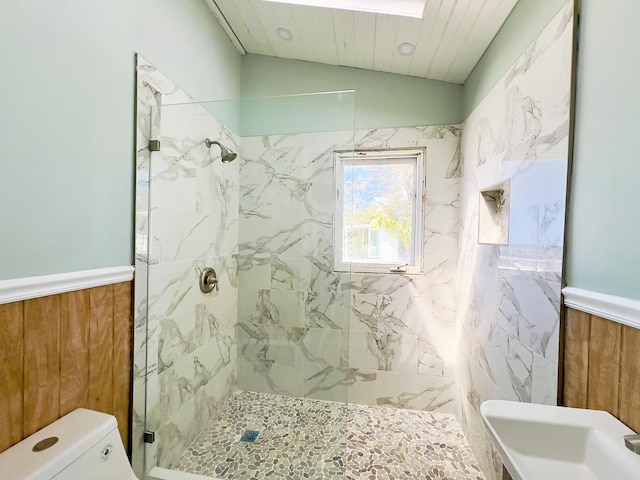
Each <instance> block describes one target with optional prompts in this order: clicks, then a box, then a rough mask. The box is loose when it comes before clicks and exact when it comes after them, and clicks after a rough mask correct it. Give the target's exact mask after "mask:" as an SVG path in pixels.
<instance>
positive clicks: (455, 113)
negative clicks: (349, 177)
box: [242, 55, 462, 135]
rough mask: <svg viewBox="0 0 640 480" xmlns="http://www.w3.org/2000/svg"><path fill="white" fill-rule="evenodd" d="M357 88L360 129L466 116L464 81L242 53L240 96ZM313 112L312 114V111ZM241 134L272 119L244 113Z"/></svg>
mask: <svg viewBox="0 0 640 480" xmlns="http://www.w3.org/2000/svg"><path fill="white" fill-rule="evenodd" d="M337 90H356V98H355V109H356V112H355V126H356V128H357V129H366V128H380V127H407V126H415V125H442V124H452V123H460V122H461V121H462V87H461V86H460V85H454V84H452V83H445V82H437V81H434V80H426V79H423V78H417V77H408V76H405V75H394V74H391V73H382V72H372V71H369V70H362V69H358V68H349V67H338V66H332V65H323V64H320V63H312V62H303V61H300V60H285V59H281V58H276V57H266V56H263V55H246V56H244V57H242V97H243V98H252V97H264V96H274V95H291V94H299V93H309V92H327V91H337ZM310 115H313V113H312V112H310ZM242 117H243V118H242V123H243V126H242V134H243V135H260V134H262V135H264V134H268V133H283V132H272V131H269V130H270V129H271V128H272V127H271V126H270V125H269V123H268V122H259V121H256V119H258V118H260V117H259V116H257V115H256V116H253V118H251V115H250V113H249V112H248V111H246V110H245V111H243V114H242Z"/></svg>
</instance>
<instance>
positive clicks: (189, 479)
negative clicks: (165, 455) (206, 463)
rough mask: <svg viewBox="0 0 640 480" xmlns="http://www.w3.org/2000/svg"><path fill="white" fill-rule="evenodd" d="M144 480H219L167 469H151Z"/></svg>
mask: <svg viewBox="0 0 640 480" xmlns="http://www.w3.org/2000/svg"><path fill="white" fill-rule="evenodd" d="M144 480H220V479H219V478H216V477H205V476H204V475H196V474H194V473H187V472H179V471H177V470H169V469H168V468H160V467H153V468H152V469H151V471H150V472H149V473H148V474H147V475H146V476H145V477H144Z"/></svg>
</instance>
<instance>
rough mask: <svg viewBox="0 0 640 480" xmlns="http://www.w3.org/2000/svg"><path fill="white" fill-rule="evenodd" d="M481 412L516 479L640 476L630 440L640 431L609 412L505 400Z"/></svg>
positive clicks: (602, 479)
mask: <svg viewBox="0 0 640 480" xmlns="http://www.w3.org/2000/svg"><path fill="white" fill-rule="evenodd" d="M480 412H481V413H482V418H483V420H484V423H485V426H486V427H487V430H488V431H489V433H490V434H491V436H492V437H493V440H494V444H495V446H496V447H497V449H498V451H499V452H500V455H501V456H502V460H503V462H504V465H505V467H506V468H507V470H508V471H509V473H510V474H511V476H512V477H513V479H514V480H568V479H570V480H596V479H597V480H629V479H632V478H640V455H637V454H635V453H633V452H632V451H631V450H629V449H628V448H626V446H625V443H624V436H625V435H632V434H633V433H634V432H633V430H631V429H630V428H628V427H627V426H626V425H624V424H623V423H621V422H620V421H619V420H618V419H616V418H615V417H614V416H612V415H611V414H609V413H607V412H603V411H600V410H586V409H579V408H566V407H553V406H549V405H536V404H532V403H521V402H509V401H504V400H488V401H486V402H483V403H482V405H481V406H480Z"/></svg>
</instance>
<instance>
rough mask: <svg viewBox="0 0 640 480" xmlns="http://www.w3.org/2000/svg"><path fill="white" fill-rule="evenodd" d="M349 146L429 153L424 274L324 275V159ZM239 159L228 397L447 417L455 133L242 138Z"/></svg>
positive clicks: (328, 171)
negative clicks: (285, 398)
mask: <svg viewBox="0 0 640 480" xmlns="http://www.w3.org/2000/svg"><path fill="white" fill-rule="evenodd" d="M352 146H353V147H354V148H377V149H380V148H397V147H418V146H421V147H426V161H427V165H426V183H427V189H426V195H425V199H424V202H425V208H424V215H425V219H424V245H423V250H424V252H425V255H424V258H425V259H424V274H423V275H417V276H408V275H391V274H389V275H384V274H382V275H379V274H376V275H362V274H350V273H339V272H338V273H337V272H334V271H333V265H332V262H333V258H332V257H333V246H332V243H333V231H332V218H333V197H332V192H333V151H334V150H346V149H350V148H352ZM241 152H242V155H241V163H240V230H239V235H240V245H239V253H238V285H239V296H240V298H241V299H242V301H241V304H240V308H239V317H238V352H239V353H238V362H239V363H238V387H239V388H241V389H245V390H257V391H260V392H266V393H278V394H281V395H295V396H307V397H312V398H322V399H328V400H339V401H344V400H345V399H346V398H347V395H348V396H349V398H350V399H351V401H355V402H358V403H363V404H366V405H376V404H380V405H389V406H396V407H400V408H416V409H429V410H431V409H436V410H439V411H446V412H452V411H453V410H454V409H455V407H454V402H453V396H454V383H455V382H454V378H453V369H452V365H453V358H452V355H451V352H452V350H453V348H452V346H453V343H454V342H453V334H454V331H455V303H456V292H455V275H456V269H457V249H458V229H459V220H458V217H459V205H458V203H459V188H460V176H461V163H460V162H461V157H460V128H459V126H456V125H450V126H438V127H409V128H385V129H376V130H366V131H356V132H355V134H354V133H353V132H323V133H309V134H299V135H280V136H279V135H272V136H268V137H249V138H243V139H242V142H241ZM284 212H286V215H283V213H284ZM296 366H300V367H301V368H296Z"/></svg>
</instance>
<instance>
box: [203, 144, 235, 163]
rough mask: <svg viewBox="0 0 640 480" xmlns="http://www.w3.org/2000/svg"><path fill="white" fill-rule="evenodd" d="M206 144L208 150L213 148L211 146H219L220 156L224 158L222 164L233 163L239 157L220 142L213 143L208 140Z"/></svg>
mask: <svg viewBox="0 0 640 480" xmlns="http://www.w3.org/2000/svg"><path fill="white" fill-rule="evenodd" d="M204 144H205V145H206V146H207V148H211V145H218V146H219V147H220V155H221V156H222V163H229V162H233V161H234V160H235V159H236V157H237V156H238V154H237V153H236V152H233V151H231V150H229V149H228V148H227V147H225V146H224V145H222V144H221V143H220V142H216V141H212V140H210V139H208V138H207V139H206V140H205V141H204Z"/></svg>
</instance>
